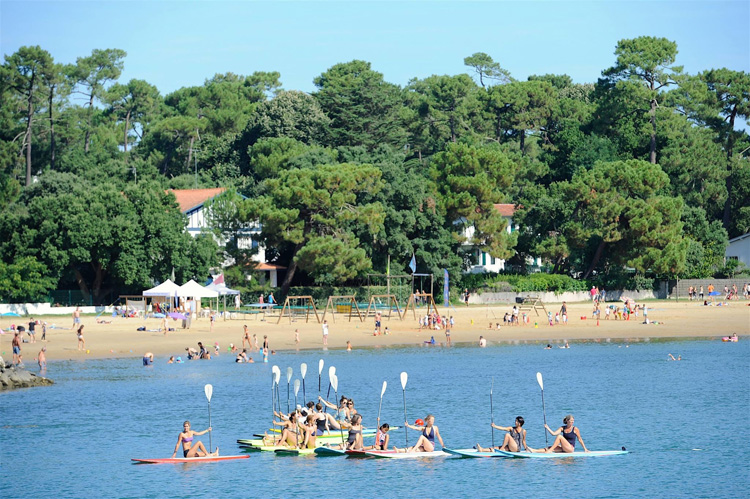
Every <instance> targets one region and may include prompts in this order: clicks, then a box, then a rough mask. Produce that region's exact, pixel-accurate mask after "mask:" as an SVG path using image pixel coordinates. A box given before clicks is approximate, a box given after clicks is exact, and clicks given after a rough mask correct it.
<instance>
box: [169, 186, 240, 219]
mask: <svg viewBox="0 0 750 499" xmlns="http://www.w3.org/2000/svg"><path fill="white" fill-rule="evenodd" d="M224 191H226V188H224V187H217V188H215V189H170V190H169V191H167V192H171V193H172V194H174V197H175V198H177V204H178V205H180V211H181V212H182V213H186V212H188V211H190V210H192V209H193V208H197V207H198V206H201V205H202V204H203V203H205V202H206V201H208V200H209V199H212V198H214V197H216V196H218V195H219V194H221V193H222V192H224Z"/></svg>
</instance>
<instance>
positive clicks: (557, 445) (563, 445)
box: [541, 414, 589, 452]
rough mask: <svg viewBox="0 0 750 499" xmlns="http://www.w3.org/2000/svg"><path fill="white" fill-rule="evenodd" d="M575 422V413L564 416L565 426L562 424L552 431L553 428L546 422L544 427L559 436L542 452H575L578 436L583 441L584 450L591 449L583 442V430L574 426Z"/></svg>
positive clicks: (551, 433)
mask: <svg viewBox="0 0 750 499" xmlns="http://www.w3.org/2000/svg"><path fill="white" fill-rule="evenodd" d="M574 422H575V419H574V418H573V415H572V414H568V415H567V416H565V417H564V418H563V425H564V426H561V427H560V428H558V429H557V430H555V431H552V429H551V428H550V427H549V426H547V425H546V424H545V425H544V427H545V428H546V429H547V431H548V432H549V433H550V435H553V436H556V437H557V438H556V439H555V441H554V442H553V443H552V445H551V446H549V447H547V448H546V449H544V450H543V451H541V452H575V450H576V438H577V439H578V441H579V442H581V447H583V450H584V452H588V451H589V450H588V449H587V448H586V444H584V443H583V439H582V438H581V432H580V431H578V428H576V427H575V426H573V423H574Z"/></svg>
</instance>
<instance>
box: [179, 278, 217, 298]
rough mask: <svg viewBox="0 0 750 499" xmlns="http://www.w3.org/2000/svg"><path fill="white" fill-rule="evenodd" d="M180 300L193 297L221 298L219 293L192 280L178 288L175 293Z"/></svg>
mask: <svg viewBox="0 0 750 499" xmlns="http://www.w3.org/2000/svg"><path fill="white" fill-rule="evenodd" d="M175 294H176V295H177V296H179V297H180V298H184V297H192V298H216V297H218V296H219V293H218V291H215V290H213V289H208V288H206V287H205V286H201V285H200V284H198V283H197V282H195V281H194V280H192V279H190V280H189V281H188V282H186V283H185V284H183V285H182V286H180V287H179V288H177V291H176V292H175Z"/></svg>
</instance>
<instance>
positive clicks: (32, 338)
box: [29, 317, 36, 343]
mask: <svg viewBox="0 0 750 499" xmlns="http://www.w3.org/2000/svg"><path fill="white" fill-rule="evenodd" d="M29 343H36V321H35V320H34V318H33V317H32V318H31V319H30V320H29Z"/></svg>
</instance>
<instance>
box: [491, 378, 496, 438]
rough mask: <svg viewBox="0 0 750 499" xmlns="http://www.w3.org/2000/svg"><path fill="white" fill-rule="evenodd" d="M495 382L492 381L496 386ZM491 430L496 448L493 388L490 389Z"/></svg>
mask: <svg viewBox="0 0 750 499" xmlns="http://www.w3.org/2000/svg"><path fill="white" fill-rule="evenodd" d="M494 384H495V380H494V379H493V380H492V385H493V386H494ZM490 423H491V425H490V428H492V447H495V411H494V410H493V409H492V388H490Z"/></svg>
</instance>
